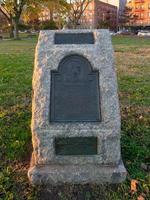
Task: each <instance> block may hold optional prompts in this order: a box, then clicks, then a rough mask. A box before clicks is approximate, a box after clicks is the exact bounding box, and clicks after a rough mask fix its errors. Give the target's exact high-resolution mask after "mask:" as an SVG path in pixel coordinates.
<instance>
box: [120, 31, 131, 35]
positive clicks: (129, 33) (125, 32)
mask: <svg viewBox="0 0 150 200" xmlns="http://www.w3.org/2000/svg"><path fill="white" fill-rule="evenodd" d="M117 35H134V33H133V32H131V31H129V30H121V31H118V32H117Z"/></svg>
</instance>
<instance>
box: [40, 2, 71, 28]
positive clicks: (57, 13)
mask: <svg viewBox="0 0 150 200" xmlns="http://www.w3.org/2000/svg"><path fill="white" fill-rule="evenodd" d="M45 7H46V8H48V10H49V14H50V21H51V22H53V21H55V23H56V24H57V25H58V27H59V28H61V25H62V23H63V21H64V17H65V15H66V14H67V12H68V10H69V4H68V3H67V1H66V0H45V2H44V3H43V8H45Z"/></svg>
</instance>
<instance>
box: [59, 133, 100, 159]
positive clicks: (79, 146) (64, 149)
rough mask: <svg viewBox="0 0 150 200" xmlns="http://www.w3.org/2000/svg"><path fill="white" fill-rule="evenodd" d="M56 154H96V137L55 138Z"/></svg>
mask: <svg viewBox="0 0 150 200" xmlns="http://www.w3.org/2000/svg"><path fill="white" fill-rule="evenodd" d="M55 154H56V155H64V156H65V155H66V156H67V155H96V154H97V138H96V137H72V138H55Z"/></svg>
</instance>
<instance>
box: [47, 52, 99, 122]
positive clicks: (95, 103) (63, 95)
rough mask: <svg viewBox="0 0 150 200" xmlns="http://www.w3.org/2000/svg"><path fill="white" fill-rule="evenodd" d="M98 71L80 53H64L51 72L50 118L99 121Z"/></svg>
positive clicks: (52, 119)
mask: <svg viewBox="0 0 150 200" xmlns="http://www.w3.org/2000/svg"><path fill="white" fill-rule="evenodd" d="M99 97H100V95H99V73H98V72H97V71H92V67H91V64H90V63H89V61H88V60H87V59H86V58H84V57H82V56H79V55H71V56H67V57H65V58H64V59H63V60H62V61H61V62H60V64H59V67H58V71H52V72H51V104H50V121H51V122H84V121H85V122H86V121H89V122H91V121H93V122H97V121H100V119H101V117H100V101H99Z"/></svg>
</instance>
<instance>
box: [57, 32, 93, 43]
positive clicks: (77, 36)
mask: <svg viewBox="0 0 150 200" xmlns="http://www.w3.org/2000/svg"><path fill="white" fill-rule="evenodd" d="M55 44H94V35H93V33H92V32H91V33H55Z"/></svg>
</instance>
